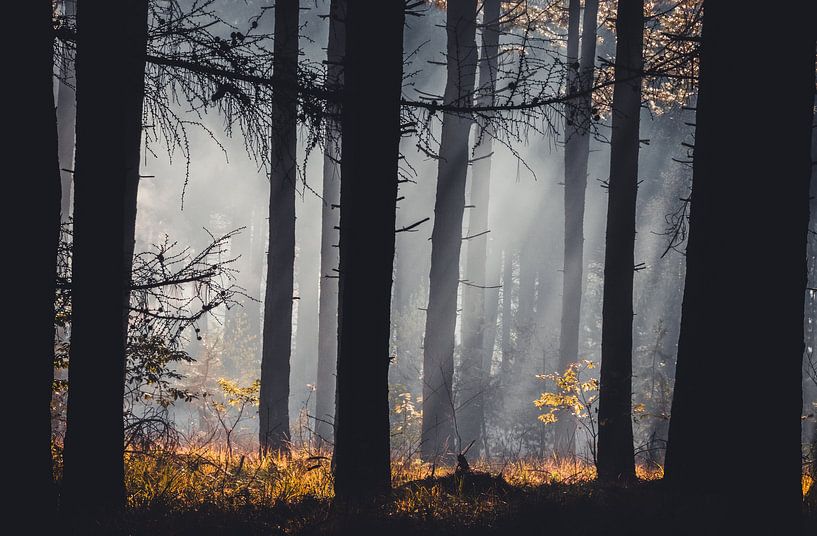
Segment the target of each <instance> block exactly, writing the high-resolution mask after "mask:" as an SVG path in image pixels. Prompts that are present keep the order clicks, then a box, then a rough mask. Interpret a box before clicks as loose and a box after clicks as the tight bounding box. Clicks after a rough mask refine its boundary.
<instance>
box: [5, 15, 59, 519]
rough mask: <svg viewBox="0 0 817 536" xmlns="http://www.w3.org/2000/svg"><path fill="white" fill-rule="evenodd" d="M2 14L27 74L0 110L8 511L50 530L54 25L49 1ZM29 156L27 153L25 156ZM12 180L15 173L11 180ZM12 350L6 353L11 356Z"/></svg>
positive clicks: (19, 70) (13, 58)
mask: <svg viewBox="0 0 817 536" xmlns="http://www.w3.org/2000/svg"><path fill="white" fill-rule="evenodd" d="M6 9H7V11H6V16H8V17H9V20H13V21H15V24H19V25H20V26H21V27H24V28H26V32H27V41H26V53H25V54H10V55H9V56H8V58H7V61H8V62H9V63H10V65H8V66H7V68H8V69H9V72H14V73H15V76H19V77H20V80H25V90H24V91H20V92H19V93H18V94H17V95H16V97H15V100H14V103H13V105H10V106H8V109H7V111H6V114H5V122H6V128H8V129H9V131H10V132H13V133H14V135H13V136H9V138H8V139H7V141H6V150H7V151H8V157H7V158H6V165H7V166H8V167H9V168H10V169H7V170H6V174H7V177H8V178H9V180H8V181H7V183H6V185H7V187H8V188H9V190H8V191H7V195H8V196H9V197H8V198H9V199H14V200H16V202H22V203H24V204H25V219H24V220H20V224H21V229H18V230H16V231H15V232H10V233H9V239H10V244H8V245H7V247H8V248H9V251H13V252H14V255H19V257H16V258H15V259H14V260H13V261H12V260H9V262H8V263H7V269H10V271H11V273H10V274H9V276H10V278H11V279H10V281H13V282H14V283H13V284H12V285H9V288H10V291H11V296H7V300H8V303H9V304H13V306H12V309H13V313H12V314H8V315H6V321H5V322H4V324H5V326H6V328H7V329H9V330H10V331H9V333H11V334H13V337H14V338H15V339H16V340H18V341H20V342H22V343H24V344H25V347H24V350H20V351H18V352H15V355H14V357H13V359H11V358H9V359H8V362H7V365H8V366H9V368H10V370H8V374H9V376H8V377H9V378H13V382H14V383H15V384H17V385H16V387H17V389H18V391H17V392H19V393H21V394H22V396H23V398H21V399H20V400H19V402H21V404H19V409H20V410H21V411H22V413H21V414H20V416H19V417H20V418H19V419H17V420H16V423H15V425H14V427H15V430H14V435H15V436H16V437H19V438H23V439H24V440H25V441H26V442H27V443H26V444H25V446H24V447H22V448H19V449H15V450H16V451H17V452H16V454H15V458H14V463H13V464H11V465H12V466H15V467H16V468H18V470H19V471H20V473H23V474H18V473H17V472H16V471H15V467H12V473H11V474H12V475H13V477H12V476H9V477H7V478H9V479H10V480H13V481H14V482H15V491H14V493H13V494H11V495H12V503H11V505H13V506H11V505H10V508H11V509H10V510H9V511H25V510H15V508H17V507H18V505H19V508H21V509H23V508H31V506H32V505H35V504H36V508H38V514H37V515H36V516H30V517H27V520H26V523H27V526H26V528H27V530H28V531H29V532H31V533H43V534H44V533H47V532H48V531H50V530H51V529H53V528H54V527H52V526H50V522H51V521H52V520H53V519H54V512H55V509H56V497H55V493H54V492H55V490H54V481H53V476H52V466H51V381H52V379H53V371H54V364H53V363H54V291H55V281H56V272H57V270H56V259H57V242H58V236H59V227H60V176H59V165H58V159H57V123H56V116H55V113H54V93H53V40H54V36H53V25H52V18H51V15H52V7H51V1H50V0H37V1H33V0H29V1H27V2H12V3H10V4H8V5H7V6H6ZM26 155H27V156H30V158H26V157H25V156H26ZM11 179H13V180H11ZM9 357H11V356H9Z"/></svg>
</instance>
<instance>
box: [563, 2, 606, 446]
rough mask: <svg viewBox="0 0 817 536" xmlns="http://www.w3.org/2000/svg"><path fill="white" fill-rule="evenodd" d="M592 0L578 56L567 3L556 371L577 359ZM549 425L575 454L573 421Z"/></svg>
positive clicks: (575, 10)
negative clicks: (567, 98) (562, 231)
mask: <svg viewBox="0 0 817 536" xmlns="http://www.w3.org/2000/svg"><path fill="white" fill-rule="evenodd" d="M598 10H599V3H598V0H587V1H586V2H585V6H584V16H583V19H582V32H581V56H579V14H580V7H579V0H570V2H569V5H568V32H567V62H568V66H567V67H568V74H567V91H568V94H569V95H575V97H574V98H573V99H571V100H570V101H569V102H568V103H567V105H566V107H565V114H566V117H567V119H566V125H565V248H564V272H563V278H564V279H563V284H562V325H561V335H560V338H559V363H558V367H557V372H559V373H563V372H564V371H565V370H567V367H568V366H569V365H570V364H571V363H575V362H576V361H578V360H579V357H580V356H579V323H580V322H579V320H580V318H581V303H582V289H583V286H584V285H583V282H584V197H585V191H586V190H587V161H588V157H589V156H590V127H591V123H592V113H591V109H592V96H591V93H590V89H591V88H592V86H593V72H594V65H595V57H596V18H597V17H598ZM558 419H559V420H558V422H557V423H556V426H555V434H556V436H555V441H556V443H555V447H554V448H555V453H556V455H557V456H560V457H568V458H572V457H573V456H575V454H576V421H575V420H574V419H573V418H572V417H571V416H570V415H569V413H568V412H559V414H558Z"/></svg>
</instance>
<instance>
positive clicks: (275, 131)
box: [258, 0, 300, 452]
mask: <svg viewBox="0 0 817 536" xmlns="http://www.w3.org/2000/svg"><path fill="white" fill-rule="evenodd" d="M299 11H300V6H299V2H298V0H278V1H277V2H276V3H275V44H274V47H273V53H274V58H273V73H272V85H273V88H274V90H275V97H276V98H275V101H274V102H273V104H272V141H271V145H272V155H271V157H270V166H271V170H270V201H269V244H268V245H267V248H268V249H267V283H266V294H265V296H264V329H263V332H262V334H263V342H262V349H261V392H260V404H259V409H258V414H259V431H258V434H259V442H260V444H261V450H262V451H263V452H268V451H276V450H282V449H285V448H287V445H288V443H289V373H290V357H291V354H292V299H293V292H294V269H295V186H296V181H297V180H298V176H297V171H298V170H297V163H296V145H297V130H296V129H297V119H296V116H297V111H298V15H299Z"/></svg>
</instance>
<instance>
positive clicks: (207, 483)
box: [57, 449, 817, 536]
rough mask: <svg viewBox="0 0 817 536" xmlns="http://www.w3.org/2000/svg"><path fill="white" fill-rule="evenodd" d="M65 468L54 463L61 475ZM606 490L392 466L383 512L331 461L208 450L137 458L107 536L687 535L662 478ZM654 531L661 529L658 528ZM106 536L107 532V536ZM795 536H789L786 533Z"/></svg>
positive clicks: (543, 471) (815, 501) (516, 473)
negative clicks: (356, 498) (355, 506)
mask: <svg viewBox="0 0 817 536" xmlns="http://www.w3.org/2000/svg"><path fill="white" fill-rule="evenodd" d="M57 468H58V469H59V465H58V467H57ZM638 473H639V474H638V476H639V480H638V482H636V483H634V484H631V485H628V486H622V485H602V484H600V483H599V482H598V481H597V480H596V479H595V470H594V469H593V468H592V466H589V465H587V464H583V463H580V462H579V463H571V464H565V463H562V464H558V463H555V462H554V461H553V460H548V459H546V460H542V459H523V460H515V461H512V462H508V463H504V464H501V465H498V464H491V465H487V464H484V463H479V462H477V463H474V464H473V467H472V472H470V473H466V474H456V473H455V472H454V470H453V468H440V467H436V468H435V467H432V466H431V465H429V464H423V463H420V462H419V461H416V460H411V461H409V460H400V459H398V460H395V461H393V488H394V489H393V493H392V496H391V498H390V499H389V500H388V501H387V502H386V503H385V504H383V505H381V506H378V507H377V508H372V509H368V510H365V511H360V510H357V511H355V512H349V511H346V512H344V513H340V512H338V511H336V510H335V509H334V508H333V505H332V476H331V470H330V465H329V458H328V457H327V456H326V454H325V453H320V452H314V451H310V450H306V449H298V450H295V451H293V453H292V454H291V456H288V457H284V456H279V457H273V458H270V457H267V458H266V459H263V460H262V459H260V458H259V457H258V456H256V455H251V454H235V453H233V454H230V453H227V452H225V451H213V450H212V449H184V450H176V451H167V450H146V451H131V452H129V453H128V454H127V456H126V486H127V491H128V511H127V514H126V517H125V520H124V526H121V527H116V528H111V529H112V530H110V532H121V533H125V534H134V535H141V534H168V535H217V534H218V535H220V534H265V535H278V534H281V535H316V536H317V535H336V534H337V535H340V534H360V535H367V534H372V535H381V534H382V535H388V536H401V535H411V536H420V535H458V534H463V535H465V534H467V535H483V534H485V535H488V534H497V535H500V534H501V535H503V536H511V535H515V534H530V533H532V534H542V533H545V532H547V533H549V534H551V533H552V534H570V535H571V536H573V535H576V536H579V535H588V536H590V535H617V534H622V535H625V534H626V535H641V534H644V535H647V534H650V535H655V534H686V533H687V532H686V530H688V529H682V528H681V527H685V526H686V523H685V519H687V518H688V517H689V512H685V511H684V510H683V509H682V508H678V506H677V504H676V503H675V501H674V499H673V498H672V497H671V496H669V495H668V494H666V493H665V492H664V491H663V488H662V486H661V481H660V478H661V476H662V474H661V471H660V469H654V470H647V469H645V468H639V469H638ZM812 484H813V482H812V481H811V479H810V478H809V477H808V476H804V480H803V486H804V495H807V497H808V498H807V500H806V501H805V502H804V512H805V515H804V528H803V534H815V533H817V532H814V529H815V528H817V493H807V492H808V491H810V489H809V488H811V487H812ZM657 527H663V528H662V529H660V530H657ZM106 532H108V531H106ZM787 534H788V533H787Z"/></svg>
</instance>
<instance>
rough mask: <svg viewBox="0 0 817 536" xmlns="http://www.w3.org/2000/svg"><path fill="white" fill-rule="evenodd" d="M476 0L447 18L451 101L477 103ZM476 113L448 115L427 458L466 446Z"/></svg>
mask: <svg viewBox="0 0 817 536" xmlns="http://www.w3.org/2000/svg"><path fill="white" fill-rule="evenodd" d="M476 13H477V2H476V0H451V1H449V2H448V11H447V18H446V25H445V29H446V34H447V37H448V45H447V58H446V63H447V79H446V84H445V95H444V98H443V102H444V103H445V104H452V105H459V106H467V105H468V104H470V103H471V101H472V98H473V92H474V82H475V78H476V70H477V56H478V52H477V46H476ZM471 123H472V120H471V117H470V116H467V115H462V114H455V113H445V114H444V115H443V126H442V138H441V142H440V160H439V167H438V170H437V197H436V200H435V203H434V228H433V230H432V232H431V270H430V277H429V296H428V312H427V314H426V329H425V340H424V343H423V344H424V346H423V423H422V439H421V442H420V455H421V456H422V458H423V459H425V460H435V459H438V458H439V457H440V456H444V457H450V455H451V453H452V452H453V451H454V450H455V449H457V448H461V447H460V445H456V444H455V438H456V434H455V430H454V398H453V397H454V393H453V389H452V385H451V384H452V381H453V377H454V331H455V326H456V323H457V290H458V287H459V279H460V247H461V246H462V216H463V212H464V210H465V179H466V175H467V173H468V134H469V131H470V129H471Z"/></svg>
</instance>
